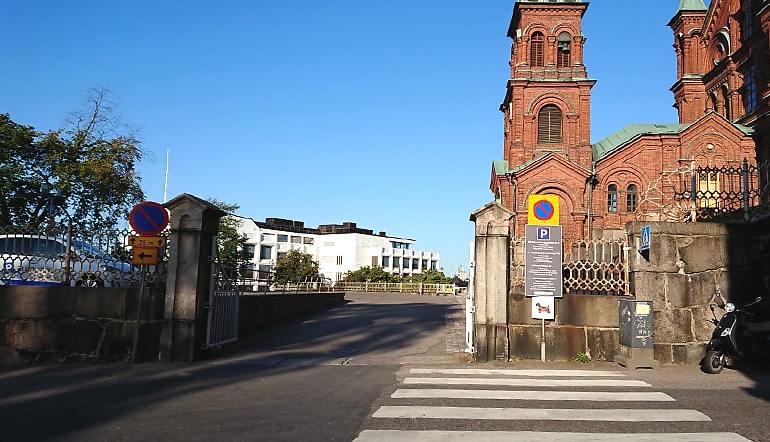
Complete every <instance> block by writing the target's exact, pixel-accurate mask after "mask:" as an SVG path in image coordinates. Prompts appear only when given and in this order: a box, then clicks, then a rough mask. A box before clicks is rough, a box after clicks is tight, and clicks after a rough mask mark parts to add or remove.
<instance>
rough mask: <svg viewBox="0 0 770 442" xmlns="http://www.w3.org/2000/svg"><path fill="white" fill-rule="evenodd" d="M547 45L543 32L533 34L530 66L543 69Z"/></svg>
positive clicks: (530, 46) (530, 48) (530, 45)
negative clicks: (544, 50) (544, 47)
mask: <svg viewBox="0 0 770 442" xmlns="http://www.w3.org/2000/svg"><path fill="white" fill-rule="evenodd" d="M544 45H545V37H544V36H543V34H542V33H541V32H535V33H534V34H532V38H531V39H530V43H529V64H531V65H532V66H535V67H543V66H544V60H543V46H544Z"/></svg>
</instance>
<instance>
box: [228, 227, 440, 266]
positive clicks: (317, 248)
mask: <svg viewBox="0 0 770 442" xmlns="http://www.w3.org/2000/svg"><path fill="white" fill-rule="evenodd" d="M239 219H240V220H241V221H242V223H241V227H240V229H239V231H240V233H241V234H242V235H243V236H244V238H246V241H247V246H246V249H247V253H248V254H249V255H250V256H253V258H252V264H253V269H254V270H259V271H260V272H269V271H271V270H272V269H273V267H274V266H275V264H276V262H278V260H279V259H281V258H283V256H284V255H285V254H286V252H288V251H289V250H299V251H301V252H303V253H307V254H309V255H312V256H313V260H315V261H317V262H318V271H319V273H322V274H323V275H324V276H325V277H327V278H330V279H331V280H333V281H339V280H341V279H343V277H344V275H345V273H346V272H350V271H354V270H358V269H360V268H362V267H366V266H370V267H375V266H378V267H382V268H383V270H385V271H386V272H388V273H391V274H397V275H403V276H408V275H412V274H417V273H422V272H423V271H425V270H440V269H441V262H440V256H439V253H438V252H423V251H419V250H414V249H412V246H413V245H414V243H415V241H414V240H413V239H405V238H395V237H390V236H387V235H386V234H385V232H379V233H378V234H375V233H374V232H373V231H371V230H367V229H361V228H358V227H356V223H351V222H346V223H343V224H342V225H337V224H325V225H321V226H319V227H318V228H316V229H313V228H307V227H305V225H304V223H303V222H302V221H293V220H287V219H281V218H267V219H266V220H265V222H259V221H254V220H253V219H251V218H241V217H239Z"/></svg>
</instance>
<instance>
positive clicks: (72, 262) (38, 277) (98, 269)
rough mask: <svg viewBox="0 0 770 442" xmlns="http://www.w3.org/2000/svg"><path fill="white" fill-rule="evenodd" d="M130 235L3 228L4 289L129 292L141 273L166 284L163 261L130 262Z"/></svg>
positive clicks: (0, 249)
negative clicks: (60, 287) (69, 288)
mask: <svg viewBox="0 0 770 442" xmlns="http://www.w3.org/2000/svg"><path fill="white" fill-rule="evenodd" d="M132 236H137V235H136V234H135V233H134V232H132V231H130V230H127V229H125V230H116V231H101V232H80V231H77V230H74V229H72V228H71V227H70V226H69V225H49V226H43V227H41V228H37V229H28V228H19V227H13V226H11V227H0V264H2V269H1V270H0V284H2V285H73V286H85V287H102V286H106V287H131V286H136V285H138V284H139V282H140V280H141V276H142V270H144V272H145V282H146V283H149V284H157V283H163V282H165V275H164V272H163V268H164V265H163V261H160V263H159V265H153V266H138V265H133V264H132V263H131V262H132V250H131V248H130V247H129V239H130V238H131V237H132ZM166 247H168V244H166ZM160 255H163V256H165V253H164V252H161V253H160Z"/></svg>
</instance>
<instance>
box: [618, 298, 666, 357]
mask: <svg viewBox="0 0 770 442" xmlns="http://www.w3.org/2000/svg"><path fill="white" fill-rule="evenodd" d="M618 326H619V328H618V335H619V341H620V348H619V349H618V350H619V352H620V354H618V355H615V362H616V363H618V364H620V365H622V366H624V367H626V368H629V369H630V368H639V367H645V368H658V367H659V366H660V364H659V363H658V361H656V360H655V350H654V346H653V339H652V334H653V311H652V301H635V300H631V299H621V300H620V301H619V306H618Z"/></svg>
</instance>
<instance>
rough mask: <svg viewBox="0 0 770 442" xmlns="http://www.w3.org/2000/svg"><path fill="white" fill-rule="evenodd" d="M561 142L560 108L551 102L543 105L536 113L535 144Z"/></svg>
mask: <svg viewBox="0 0 770 442" xmlns="http://www.w3.org/2000/svg"><path fill="white" fill-rule="evenodd" d="M561 142H562V141H561V109H559V108H558V107H557V106H555V105H553V104H549V105H546V106H543V108H542V109H540V112H539V113H538V114H537V144H559V143H561Z"/></svg>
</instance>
